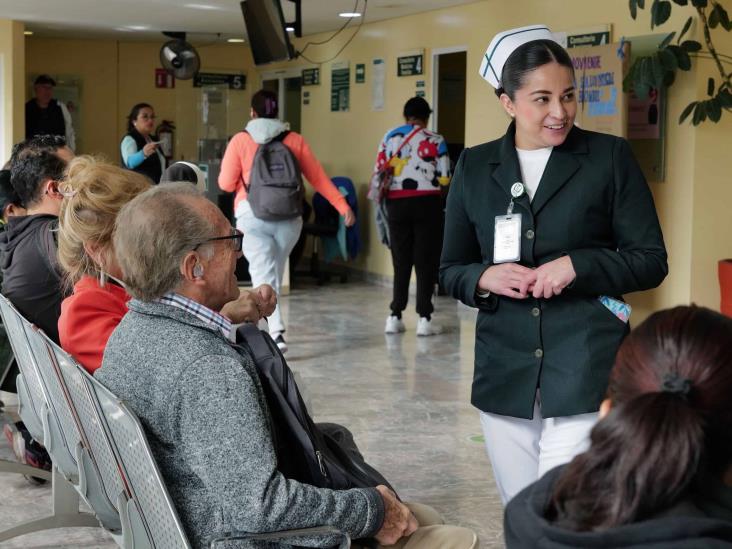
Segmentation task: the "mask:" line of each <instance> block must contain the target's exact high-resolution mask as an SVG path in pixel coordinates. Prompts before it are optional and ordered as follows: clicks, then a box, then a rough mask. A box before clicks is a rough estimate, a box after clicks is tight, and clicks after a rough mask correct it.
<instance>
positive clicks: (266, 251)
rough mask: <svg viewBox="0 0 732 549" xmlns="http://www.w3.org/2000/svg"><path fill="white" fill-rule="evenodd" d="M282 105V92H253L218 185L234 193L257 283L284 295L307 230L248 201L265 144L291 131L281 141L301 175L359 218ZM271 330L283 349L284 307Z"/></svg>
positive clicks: (350, 218) (349, 218) (348, 217)
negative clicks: (289, 267) (258, 212)
mask: <svg viewBox="0 0 732 549" xmlns="http://www.w3.org/2000/svg"><path fill="white" fill-rule="evenodd" d="M278 113H279V108H278V105H277V94H275V93H274V92H272V91H269V90H259V91H258V92H257V93H255V94H254V95H253V96H252V103H251V111H250V116H251V120H250V121H249V123H248V124H247V125H246V129H245V130H244V131H242V132H239V133H237V134H236V135H235V136H234V137H233V138H232V139H231V141H230V142H229V145H228V146H227V147H226V152H225V153H224V159H223V160H222V162H221V173H220V174H219V187H220V188H221V190H223V191H227V192H235V193H236V197H235V199H234V210H235V215H236V228H237V229H239V230H240V231H242V232H243V233H244V249H243V251H244V256H245V257H246V258H247V261H248V262H249V275H250V276H251V277H252V284H253V285H254V286H258V285H259V284H269V285H271V286H273V287H274V288H275V290H276V292H277V295H278V296H279V293H280V288H281V285H282V277H283V275H284V269H285V264H286V262H287V258H288V257H289V255H290V252H291V251H292V248H293V247H294V246H295V243H296V242H297V239H298V237H299V236H300V231H301V229H302V223H303V221H302V217H296V218H294V219H285V220H281V221H271V220H265V219H259V218H257V217H256V216H255V215H254V212H253V211H252V208H251V206H250V205H249V203H248V202H247V188H246V187H247V186H248V184H249V181H250V172H251V169H252V164H253V162H254V156H255V154H256V152H257V149H258V148H259V146H260V145H262V144H265V143H269V142H270V141H272V140H273V139H275V138H279V137H280V136H281V135H282V134H283V133H284V132H287V134H286V135H285V137H284V138H283V140H282V142H283V143H284V145H285V146H286V147H287V148H288V149H290V151H291V152H292V153H293V155H294V156H295V158H296V159H297V161H298V163H299V166H300V169H301V170H302V174H303V175H304V176H305V178H306V179H307V180H308V182H309V183H310V184H311V185H312V186H313V188H314V189H315V190H316V191H318V192H319V193H320V194H322V195H323V196H324V197H325V198H326V199H327V200H328V202H330V203H331V204H332V205H333V207H334V208H335V209H336V210H338V213H340V214H341V215H342V216H344V218H345V224H346V226H348V227H350V226H351V225H353V224H354V223H355V222H356V216H355V215H354V213H353V211H352V210H351V208H350V207H349V206H348V204H347V203H346V198H345V197H344V196H343V195H342V194H341V193H340V192H339V191H338V189H337V188H336V186H335V185H334V184H333V182H332V181H331V180H330V178H329V177H328V176H327V174H326V173H325V170H324V169H323V166H322V165H321V164H320V162H319V161H318V159H317V158H316V157H315V155H314V154H313V151H312V150H311V149H310V146H309V145H308V143H307V141H305V139H304V138H303V136H301V135H300V134H298V133H296V132H293V131H288V125H287V124H286V123H284V122H282V121H281V120H279V119H278V118H277V115H278ZM269 331H270V334H271V335H272V338H273V339H274V340H275V342H276V343H277V346H278V347H279V348H280V350H281V351H282V352H283V353H284V352H286V351H287V344H286V343H285V337H284V333H285V324H284V321H283V320H282V314H281V311H280V306H279V305H277V307H276V309H275V312H274V314H272V316H271V317H270V318H269Z"/></svg>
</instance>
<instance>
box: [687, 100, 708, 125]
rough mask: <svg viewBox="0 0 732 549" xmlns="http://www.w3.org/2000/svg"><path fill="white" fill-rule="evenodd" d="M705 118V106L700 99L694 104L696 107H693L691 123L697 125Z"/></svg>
mask: <svg viewBox="0 0 732 549" xmlns="http://www.w3.org/2000/svg"><path fill="white" fill-rule="evenodd" d="M706 119H707V107H706V105H705V104H704V101H700V102H699V103H697V104H696V107H694V118H693V119H692V121H691V123H692V124H694V125H695V126H698V125H699V124H701V123H702V122H704V121H705V120H706Z"/></svg>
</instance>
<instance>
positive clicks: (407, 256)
mask: <svg viewBox="0 0 732 549" xmlns="http://www.w3.org/2000/svg"><path fill="white" fill-rule="evenodd" d="M386 210H387V214H388V216H389V238H390V239H391V260H392V263H393V265H394V296H393V300H392V302H391V310H392V312H393V313H401V312H402V311H403V310H404V309H406V307H407V301H408V299H409V279H410V278H411V276H412V267H414V270H415V272H416V273H417V314H418V315H419V316H429V315H431V314H432V311H434V307H433V306H432V292H433V290H434V286H435V284H436V283H437V276H438V270H439V268H440V253H441V252H442V228H443V224H444V219H443V218H444V214H443V210H442V200H441V198H440V196H439V195H428V196H416V197H410V198H395V199H387V201H386Z"/></svg>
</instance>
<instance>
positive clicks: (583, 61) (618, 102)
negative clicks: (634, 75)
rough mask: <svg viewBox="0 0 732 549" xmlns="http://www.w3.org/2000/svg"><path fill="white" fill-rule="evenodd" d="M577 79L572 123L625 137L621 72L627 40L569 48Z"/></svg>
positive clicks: (624, 104) (586, 128)
mask: <svg viewBox="0 0 732 549" xmlns="http://www.w3.org/2000/svg"><path fill="white" fill-rule="evenodd" d="M569 55H570V57H571V58H572V64H573V65H574V72H575V76H576V79H577V103H578V105H577V117H576V119H575V122H576V124H577V125H578V126H579V127H580V128H583V129H585V130H592V131H596V132H603V133H609V134H613V135H617V136H620V137H625V136H626V133H627V119H628V108H627V104H628V103H627V101H628V99H627V94H625V93H623V75H624V74H625V72H626V67H627V60H628V58H629V55H630V44H628V43H627V42H624V43H623V44H622V45H621V44H608V45H606V46H582V47H577V48H572V49H571V50H569Z"/></svg>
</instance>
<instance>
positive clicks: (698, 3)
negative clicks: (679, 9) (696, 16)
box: [691, 0, 707, 8]
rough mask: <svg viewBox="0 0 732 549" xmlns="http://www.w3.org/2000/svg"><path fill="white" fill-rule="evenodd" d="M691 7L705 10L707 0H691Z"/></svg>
mask: <svg viewBox="0 0 732 549" xmlns="http://www.w3.org/2000/svg"><path fill="white" fill-rule="evenodd" d="M691 5H692V6H694V7H695V8H706V7H707V0H691Z"/></svg>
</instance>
